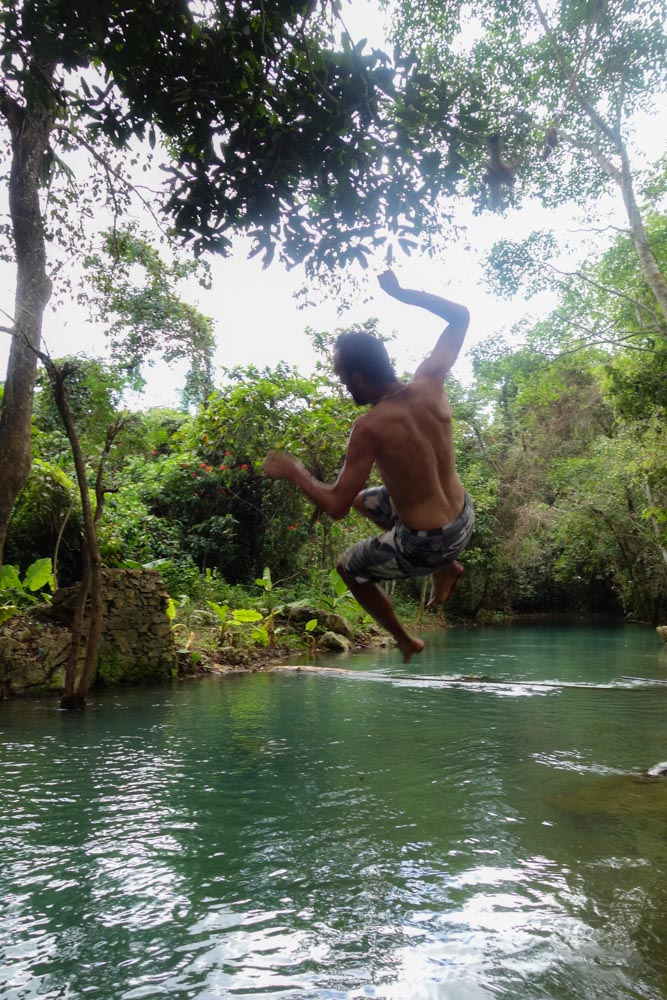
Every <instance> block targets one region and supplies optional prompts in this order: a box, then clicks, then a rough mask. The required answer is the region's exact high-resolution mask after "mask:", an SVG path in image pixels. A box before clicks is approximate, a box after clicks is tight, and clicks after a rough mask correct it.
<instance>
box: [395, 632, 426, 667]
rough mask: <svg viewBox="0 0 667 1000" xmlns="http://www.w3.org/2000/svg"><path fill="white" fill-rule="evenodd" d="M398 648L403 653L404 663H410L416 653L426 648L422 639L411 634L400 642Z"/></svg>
mask: <svg viewBox="0 0 667 1000" xmlns="http://www.w3.org/2000/svg"><path fill="white" fill-rule="evenodd" d="M398 648H399V649H400V651H401V652H402V653H403V663H409V662H410V660H411V659H412V657H413V656H414V655H415V654H416V653H421V651H422V649H423V648H424V642H423V640H422V639H413V637H412V636H411V635H409V636H408V638H407V640H406V641H405V642H399V643H398Z"/></svg>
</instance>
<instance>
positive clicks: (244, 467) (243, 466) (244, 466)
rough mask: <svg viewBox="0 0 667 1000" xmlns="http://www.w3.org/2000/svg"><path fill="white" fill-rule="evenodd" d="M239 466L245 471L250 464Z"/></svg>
mask: <svg viewBox="0 0 667 1000" xmlns="http://www.w3.org/2000/svg"><path fill="white" fill-rule="evenodd" d="M239 468H240V470H241V472H243V470H244V469H247V468H248V466H247V465H240V466H239Z"/></svg>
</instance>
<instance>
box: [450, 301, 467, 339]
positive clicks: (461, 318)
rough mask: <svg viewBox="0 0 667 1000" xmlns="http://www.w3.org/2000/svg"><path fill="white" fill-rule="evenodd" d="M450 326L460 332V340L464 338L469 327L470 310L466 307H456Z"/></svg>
mask: <svg viewBox="0 0 667 1000" xmlns="http://www.w3.org/2000/svg"><path fill="white" fill-rule="evenodd" d="M450 326H454V327H456V328H457V330H460V331H461V339H463V337H465V335H466V331H467V329H468V327H469V326H470V310H469V309H468V307H467V306H461V305H457V307H456V315H455V316H453V317H452V319H451V320H450Z"/></svg>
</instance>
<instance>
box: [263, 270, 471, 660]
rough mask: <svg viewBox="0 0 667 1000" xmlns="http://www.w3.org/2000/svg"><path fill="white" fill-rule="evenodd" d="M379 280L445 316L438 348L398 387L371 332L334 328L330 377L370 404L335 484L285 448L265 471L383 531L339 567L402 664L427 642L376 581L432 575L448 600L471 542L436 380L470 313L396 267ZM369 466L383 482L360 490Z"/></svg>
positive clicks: (448, 416) (452, 357)
mask: <svg viewBox="0 0 667 1000" xmlns="http://www.w3.org/2000/svg"><path fill="white" fill-rule="evenodd" d="M378 280H379V282H380V286H381V288H383V289H384V291H385V292H386V293H387V294H388V295H391V296H393V298H395V299H398V301H399V302H404V303H406V305H413V306H420V307H421V308H422V309H427V310H428V311H429V312H432V313H434V314H435V315H436V316H440V317H441V318H442V319H444V320H445V321H446V323H447V326H446V327H445V329H444V331H443V332H442V334H441V335H440V338H439V339H438V342H437V343H436V345H435V348H434V349H433V351H432V353H431V354H430V355H429V356H428V357H427V358H426V359H425V360H424V361H422V363H421V364H420V365H419V367H418V368H417V370H416V372H415V373H414V375H413V377H412V378H411V379H410V381H409V382H407V383H403V382H400V381H399V380H398V379H397V378H396V374H395V372H394V369H393V368H392V366H391V362H390V361H389V357H388V355H387V351H386V349H385V346H384V344H383V343H382V342H381V341H380V340H378V339H377V338H376V337H373V336H372V335H371V334H368V333H344V334H341V335H340V336H339V337H338V339H337V340H336V344H335V348H334V368H335V371H336V374H337V375H338V377H339V378H340V380H341V382H342V383H343V384H344V385H345V386H346V388H347V389H348V391H349V392H350V394H351V396H352V398H353V400H354V401H355V403H357V405H358V406H370V409H369V410H368V411H367V412H366V413H364V414H362V416H360V417H359V418H358V419H357V420H356V421H355V422H354V424H353V426H352V430H351V432H350V437H349V440H348V445H347V453H346V456H345V463H344V465H343V468H342V469H341V470H340V472H339V474H338V478H337V479H336V482H335V483H334V484H333V485H328V484H326V483H322V482H320V481H319V480H318V479H315V477H314V476H312V475H311V474H310V473H309V472H308V470H307V469H306V468H305V467H304V466H303V465H302V463H301V462H299V461H298V460H297V459H295V458H293V457H292V456H291V455H287V454H285V453H284V452H276V451H272V452H269V454H268V455H267V457H266V460H265V462H264V472H265V473H266V475H268V476H272V477H274V478H275V479H287V480H289V481H290V482H292V483H294V484H295V486H298V487H299V489H300V490H301V491H302V492H303V493H304V494H305V495H306V496H307V497H308V499H309V500H312V502H313V503H314V504H315V505H316V506H317V507H319V508H321V509H322V510H324V511H326V513H327V514H329V515H330V516H331V517H333V518H334V519H335V520H340V518H342V517H345V515H346V514H347V513H348V511H349V510H350V508H351V507H354V508H355V509H356V510H358V511H359V512H360V513H362V514H364V515H365V516H366V517H369V518H370V519H371V520H372V521H374V523H375V524H377V525H378V527H380V528H382V529H383V534H381V535H377V536H375V537H373V538H367V539H365V540H364V541H362V542H357V544H356V545H352V546H351V547H350V548H349V549H347V551H346V552H344V553H343V555H342V556H341V558H340V560H339V562H338V565H337V567H336V568H337V570H338V572H339V573H340V575H341V577H342V578H343V580H344V581H345V583H346V584H347V586H348V587H349V589H350V591H351V592H352V594H353V595H354V596H355V597H356V599H357V600H358V601H359V603H360V604H361V606H362V607H363V608H365V610H366V611H367V612H368V613H369V614H371V615H372V616H373V618H375V620H376V621H377V622H378V624H379V625H381V626H382V627H383V628H385V629H386V630H387V631H388V632H389V633H390V634H391V635H392V636H393V637H394V639H395V640H396V642H397V643H398V647H399V649H400V650H401V652H402V653H403V659H404V661H405V662H406V663H407V662H408V661H409V660H410V658H411V657H412V656H413V655H414V654H415V653H421V651H422V649H423V648H424V643H423V641H422V640H421V639H417V638H416V637H415V636H411V635H409V634H408V633H407V632H406V631H405V629H404V628H403V626H402V625H401V623H400V621H399V620H398V618H397V616H396V612H395V611H394V608H393V606H392V603H391V601H390V600H389V598H388V596H387V594H386V593H385V592H384V590H383V589H382V588H381V587H380V586H379V585H378V584H379V582H381V581H384V580H397V579H403V578H406V577H412V576H428V575H429V574H433V581H434V596H433V601H432V603H436V604H437V603H442V602H443V601H446V600H447V598H448V597H450V596H451V594H452V592H453V591H454V589H455V587H456V584H457V583H458V580H459V577H460V576H461V574H462V573H463V567H462V566H461V564H460V563H459V562H457V556H458V555H459V554H460V553H461V552H462V551H463V549H464V548H465V546H466V545H467V544H468V541H469V539H470V536H471V534H472V530H473V527H474V523H475V516H474V511H473V506H472V502H471V500H470V497H469V496H468V494H467V493H466V492H465V490H464V488H463V486H462V484H461V480H460V479H459V477H458V475H457V474H456V467H455V462H454V445H453V441H452V413H451V408H450V406H449V401H448V399H447V396H446V394H445V393H444V391H443V383H444V380H445V377H446V376H447V374H448V372H449V370H450V368H451V367H452V365H453V364H454V362H455V361H456V358H457V357H458V354H459V351H460V350H461V345H462V344H463V339H464V337H465V334H466V330H467V329H468V323H469V320H470V314H469V313H468V310H467V309H466V308H465V306H461V305H457V304H456V303H454V302H449V301H448V300H447V299H444V298H441V297H440V296H438V295H430V294H428V293H427V292H419V291H416V290H411V289H407V288H401V286H400V285H399V283H398V280H397V278H396V276H395V274H394V273H393V271H385V272H384V274H382V275H380V277H379V279H378ZM374 464H375V466H376V467H377V470H378V472H379V473H380V476H381V478H382V482H383V483H384V486H380V487H375V488H371V489H364V487H365V485H366V481H367V479H368V476H369V473H370V471H371V468H372V467H373V465H374Z"/></svg>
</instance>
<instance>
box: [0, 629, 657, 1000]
mask: <svg viewBox="0 0 667 1000" xmlns="http://www.w3.org/2000/svg"><path fill="white" fill-rule="evenodd" d="M425 638H426V639H427V642H428V645H427V649H426V651H425V652H424V653H423V654H422V655H421V656H420V657H418V658H416V659H415V660H414V661H413V663H411V664H410V665H408V666H407V667H406V666H404V665H403V664H402V663H401V662H400V658H399V656H398V654H397V653H396V652H395V651H393V650H387V651H384V650H382V651H376V652H374V653H372V654H363V655H359V656H354V657H352V656H349V657H344V658H343V659H341V658H340V657H338V658H336V659H335V660H328V661H322V660H319V661H317V662H318V663H329V664H335V665H336V666H344V667H346V668H350V669H351V670H352V671H353V673H350V674H338V673H330V674H327V673H323V674H317V675H316V674H305V673H301V674H293V675H289V674H265V673H258V674H252V675H247V676H233V677H228V678H223V679H219V678H218V679H214V678H211V679H204V680H202V681H194V682H188V683H185V684H181V685H175V686H173V687H171V688H163V689H160V688H158V689H155V688H154V689H150V690H137V689H132V690H122V691H116V692H111V691H108V692H105V693H102V694H97V695H96V696H95V698H94V700H93V701H92V703H91V704H90V706H89V708H88V709H87V710H86V711H85V712H83V713H80V714H68V713H64V712H61V711H59V710H58V709H57V708H56V707H55V705H54V703H53V702H50V701H38V702H23V703H18V702H14V703H6V704H2V705H0V741H1V742H0V780H1V785H0V804H1V808H2V822H1V826H0V997H2V998H3V1000H5V998H11V1000H19V998H21V1000H22V998H31V997H49V998H54V1000H55V998H67V1000H86V998H95V1000H97V998H102V1000H139V998H154V997H170V998H172V997H173V998H186V997H187V998H207V997H211V998H213V997H230V998H264V1000H266V998H276V1000H297V998H298V1000H301V998H303V1000H338V998H341V1000H342V998H355V1000H356V998H360V1000H361V998H385V1000H435V998H438V1000H440V998H443V1000H478V998H479V1000H482V998H499V997H500V998H516V1000H536V998H554V1000H555V998H559V1000H560V998H563V1000H581V998H583V1000H598V998H600V1000H603V998H613V1000H618V998H653V1000H664V998H665V997H667V778H657V777H650V776H649V777H647V776H643V775H642V773H641V772H643V771H644V772H645V771H646V770H648V769H649V768H651V767H652V766H654V765H655V764H657V763H658V762H661V761H666V760H667V647H664V645H663V644H662V643H661V642H660V640H659V639H658V637H657V636H656V633H655V631H654V630H653V629H648V628H646V629H642V628H639V627H617V628H612V629H609V628H592V627H580V626H576V627H569V628H565V627H536V626H525V625H515V626H512V627H508V628H502V627H500V628H483V629H474V630H450V631H448V632H442V633H441V632H437V633H428V634H427V635H425Z"/></svg>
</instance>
